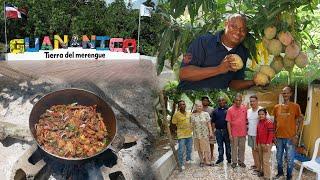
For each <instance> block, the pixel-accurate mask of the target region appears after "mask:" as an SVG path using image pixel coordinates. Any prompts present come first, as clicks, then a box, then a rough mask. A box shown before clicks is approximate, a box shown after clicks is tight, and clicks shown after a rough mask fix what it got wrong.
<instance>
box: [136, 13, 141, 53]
mask: <svg viewBox="0 0 320 180" xmlns="http://www.w3.org/2000/svg"><path fill="white" fill-rule="evenodd" d="M140 11H141V10H140V9H139V25H138V48H137V52H138V53H140V21H141V13H140Z"/></svg>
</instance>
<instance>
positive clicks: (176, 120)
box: [171, 113, 178, 125]
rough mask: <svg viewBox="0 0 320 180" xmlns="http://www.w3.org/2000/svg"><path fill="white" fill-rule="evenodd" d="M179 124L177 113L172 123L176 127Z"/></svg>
mask: <svg viewBox="0 0 320 180" xmlns="http://www.w3.org/2000/svg"><path fill="white" fill-rule="evenodd" d="M177 122H178V117H177V115H176V113H175V114H174V115H173V117H172V121H171V123H172V124H175V125H176V124H177Z"/></svg>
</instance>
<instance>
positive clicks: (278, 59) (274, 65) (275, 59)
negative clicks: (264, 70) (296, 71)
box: [270, 56, 283, 73]
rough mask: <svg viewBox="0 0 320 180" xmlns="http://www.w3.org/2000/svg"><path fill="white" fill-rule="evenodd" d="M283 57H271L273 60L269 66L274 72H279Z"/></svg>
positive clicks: (281, 67)
mask: <svg viewBox="0 0 320 180" xmlns="http://www.w3.org/2000/svg"><path fill="white" fill-rule="evenodd" d="M282 59H283V58H282V57H281V56H275V57H273V61H272V62H271V64H270V66H271V67H272V69H274V71H275V72H276V73H279V72H280V71H281V70H282V69H283V62H282V61H283V60H282Z"/></svg>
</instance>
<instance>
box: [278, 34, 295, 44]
mask: <svg viewBox="0 0 320 180" xmlns="http://www.w3.org/2000/svg"><path fill="white" fill-rule="evenodd" d="M278 39H279V41H280V42H281V43H282V44H283V45H285V46H288V45H289V44H291V43H292V41H293V37H292V35H291V33H290V32H289V31H286V32H283V31H281V32H280V33H279V34H278Z"/></svg>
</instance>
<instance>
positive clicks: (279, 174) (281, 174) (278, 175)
mask: <svg viewBox="0 0 320 180" xmlns="http://www.w3.org/2000/svg"><path fill="white" fill-rule="evenodd" d="M282 176H283V173H278V174H277V175H276V176H275V177H274V178H273V179H279V178H281V177H282Z"/></svg>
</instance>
